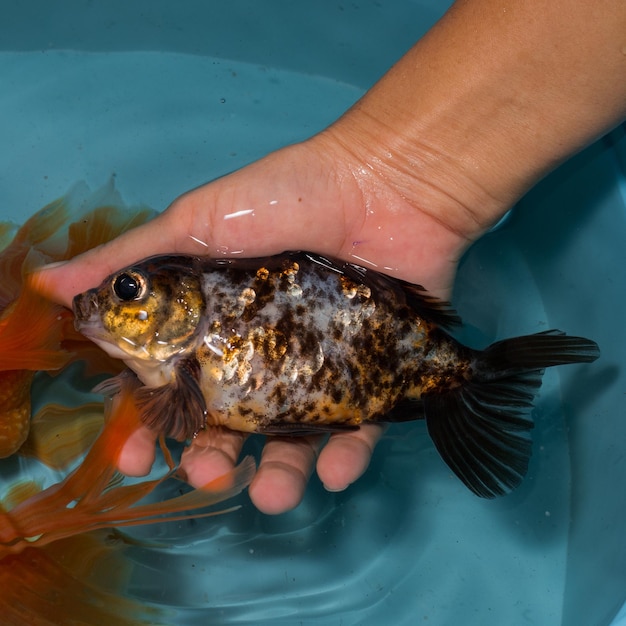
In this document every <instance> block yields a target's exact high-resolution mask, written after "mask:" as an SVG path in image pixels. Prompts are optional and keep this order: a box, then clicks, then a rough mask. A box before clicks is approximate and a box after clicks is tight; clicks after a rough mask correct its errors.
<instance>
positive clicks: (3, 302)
mask: <svg viewBox="0 0 626 626" xmlns="http://www.w3.org/2000/svg"><path fill="white" fill-rule="evenodd" d="M67 218H68V210H67V207H66V205H65V201H64V200H63V199H60V200H55V201H54V202H51V203H50V204H48V205H47V206H45V207H44V208H43V209H41V210H40V211H38V212H37V213H35V214H34V215H32V216H31V217H30V218H29V219H28V220H27V221H26V222H25V223H24V225H23V226H21V227H20V228H19V229H18V230H17V232H15V236H14V237H13V240H12V241H11V242H10V243H9V244H8V245H7V246H5V247H4V249H3V250H2V252H1V253H0V276H2V281H1V283H0V311H2V310H4V308H5V307H6V306H7V305H8V304H9V303H11V302H12V301H13V300H15V298H17V296H18V294H19V292H20V289H21V287H22V281H23V270H24V262H25V260H26V257H27V256H28V255H29V253H31V251H32V250H33V249H35V248H37V247H38V246H40V245H42V244H43V242H44V241H45V240H46V239H49V238H51V237H53V236H54V235H55V234H57V233H58V232H59V230H60V229H61V228H62V226H63V225H64V224H65V223H66V221H67Z"/></svg>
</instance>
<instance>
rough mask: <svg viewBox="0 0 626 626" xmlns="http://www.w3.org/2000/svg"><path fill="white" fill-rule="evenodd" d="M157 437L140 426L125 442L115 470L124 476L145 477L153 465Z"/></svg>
mask: <svg viewBox="0 0 626 626" xmlns="http://www.w3.org/2000/svg"><path fill="white" fill-rule="evenodd" d="M156 439H157V435H156V433H155V432H154V431H152V430H150V429H149V428H146V427H145V426H141V427H140V428H138V429H137V430H135V431H134V432H133V434H132V435H131V436H130V437H129V438H128V439H127V440H126V443H125V444H124V447H123V448H122V451H121V453H120V456H119V457H118V461H117V469H118V470H119V471H120V472H121V473H122V474H126V476H145V475H146V474H149V473H150V469H151V468H152V465H153V464H154V458H155V445H156Z"/></svg>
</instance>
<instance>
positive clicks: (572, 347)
mask: <svg viewBox="0 0 626 626" xmlns="http://www.w3.org/2000/svg"><path fill="white" fill-rule="evenodd" d="M73 311H74V316H75V326H76V329H77V330H78V331H79V332H81V333H82V334H83V335H85V336H86V337H88V338H89V339H91V340H92V341H94V342H95V343H96V344H97V345H99V346H100V347H102V348H103V349H104V350H105V351H107V352H108V353H109V355H111V356H112V357H114V358H118V359H121V360H122V361H123V362H124V363H125V364H126V365H127V367H128V368H129V369H130V370H132V372H134V375H135V376H136V377H137V378H138V381H139V382H140V383H141V385H140V386H138V387H137V388H136V389H135V391H134V392H133V394H134V398H135V401H136V403H137V406H138V409H139V412H140V419H141V421H143V423H144V424H146V425H147V426H148V427H149V428H152V429H154V430H155V431H157V432H158V433H160V434H163V435H166V436H168V437H172V438H175V439H179V440H184V439H188V438H191V437H193V436H194V435H195V434H196V433H198V432H199V431H200V430H201V429H203V428H205V427H207V426H223V427H226V428H230V429H233V430H237V431H243V432H256V433H263V434H266V435H282V436H285V435H294V436H295V435H305V434H311V433H323V432H338V431H350V430H354V429H358V428H359V427H360V425H361V424H364V423H368V422H398V421H406V420H413V419H420V418H421V419H425V421H426V425H427V430H428V433H429V435H430V437H431V438H432V440H433V442H434V445H435V447H436V448H437V450H438V452H439V454H440V455H441V457H442V458H443V460H444V461H445V462H446V463H447V464H448V466H449V467H450V468H451V470H452V471H453V472H454V473H455V474H456V475H457V476H458V477H459V478H460V479H461V481H462V482H463V483H464V484H465V485H466V486H467V487H468V488H469V489H470V490H471V491H473V492H474V493H475V494H477V495H478V496H481V497H485V498H493V497H495V496H497V495H502V494H505V493H507V492H509V491H511V490H512V489H514V488H515V487H516V486H518V485H519V484H520V482H521V481H522V479H523V477H524V475H525V473H526V472H527V468H528V462H529V458H530V455H531V439H530V430H531V428H532V425H533V423H532V419H531V417H530V409H531V407H532V403H533V400H534V397H535V395H536V393H537V391H538V389H539V387H540V385H541V380H542V375H543V370H544V368H546V367H550V366H554V365H562V364H568V363H589V362H592V361H594V360H595V359H596V358H598V356H599V349H598V346H597V344H596V343H595V342H593V341H591V340H588V339H585V338H581V337H573V336H567V335H565V334H564V333H562V332H560V331H557V330H550V331H546V332H540V333H536V334H532V335H528V336H524V337H514V338H510V339H505V340H502V341H498V342H496V343H494V344H492V345H491V346H489V347H487V348H486V349H485V350H475V349H472V348H470V347H468V346H465V345H462V344H461V343H459V342H458V341H457V340H455V339H454V337H453V336H452V334H451V332H452V330H453V328H454V327H455V326H457V325H458V324H460V319H459V317H458V316H457V315H456V313H455V312H454V311H453V310H452V309H451V307H450V305H449V304H448V303H445V302H442V301H439V300H437V299H435V298H434V297H431V296H430V295H429V294H428V293H427V292H426V291H425V290H424V289H423V288H422V287H420V286H419V285H413V284H410V283H407V282H405V281H402V280H399V279H395V278H392V277H389V276H386V275H384V274H381V273H378V272H376V271H372V270H371V269H366V268H364V267H360V266H358V265H355V264H353V263H350V262H344V261H340V260H338V259H332V258H327V257H324V256H321V255H318V254H313V253H310V252H285V253H283V254H280V255H276V256H273V257H269V258H259V259H239V258H219V259H212V258H208V257H198V256H188V255H161V256H157V257H152V258H149V259H145V260H143V261H141V262H138V263H135V264H133V265H131V266H129V267H126V268H123V269H121V270H119V271H118V272H115V273H114V274H112V275H111V276H109V277H108V278H107V279H105V280H104V281H103V282H102V283H101V285H100V286H98V287H94V288H93V289H90V290H88V291H86V292H84V293H82V294H79V295H77V296H76V297H75V299H74V302H73ZM114 388H115V383H114V382H113V383H110V382H109V383H108V384H107V392H109V393H113V391H114Z"/></svg>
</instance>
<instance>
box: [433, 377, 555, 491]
mask: <svg viewBox="0 0 626 626" xmlns="http://www.w3.org/2000/svg"><path fill="white" fill-rule="evenodd" d="M542 373H543V372H542V371H541V370H533V371H530V372H524V373H521V374H516V375H512V376H509V377H508V378H505V379H502V380H497V381H492V382H489V383H469V384H467V385H465V386H463V387H457V388H456V389H452V390H449V391H447V392H444V393H432V394H428V395H425V396H424V397H423V402H424V411H425V414H426V424H427V427H428V432H429V434H430V436H431V438H432V440H433V442H434V444H435V446H436V448H437V450H438V452H439V454H440V455H441V457H442V458H443V460H444V461H445V462H446V463H447V465H448V466H449V467H450V469H451V470H452V471H453V472H454V473H455V474H456V475H457V476H458V477H459V478H460V479H461V480H462V481H463V483H464V484H465V485H466V486H467V487H468V488H469V489H470V490H471V491H473V492H474V493H475V494H476V495H478V496H480V497H483V498H494V497H495V496H499V495H504V494H506V493H508V492H510V491H512V490H513V489H515V487H517V486H518V485H519V484H520V483H521V481H522V479H523V478H524V476H525V475H526V472H527V471H528V463H529V460H530V455H531V451H532V442H531V439H530V431H531V429H532V428H533V422H532V420H531V418H530V415H529V412H530V408H531V407H532V400H533V398H534V395H535V393H536V391H537V389H538V388H539V386H540V384H541V376H542Z"/></svg>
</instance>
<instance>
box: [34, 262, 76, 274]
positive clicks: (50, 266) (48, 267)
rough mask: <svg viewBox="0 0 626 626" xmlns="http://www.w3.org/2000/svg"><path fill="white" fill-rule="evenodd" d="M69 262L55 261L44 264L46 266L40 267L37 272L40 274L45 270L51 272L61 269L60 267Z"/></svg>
mask: <svg viewBox="0 0 626 626" xmlns="http://www.w3.org/2000/svg"><path fill="white" fill-rule="evenodd" d="M68 263H69V261H55V262H54V263H46V265H42V266H41V267H38V268H37V270H36V271H37V272H42V271H45V270H53V269H55V268H57V267H61V266H62V265H67V264H68Z"/></svg>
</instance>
